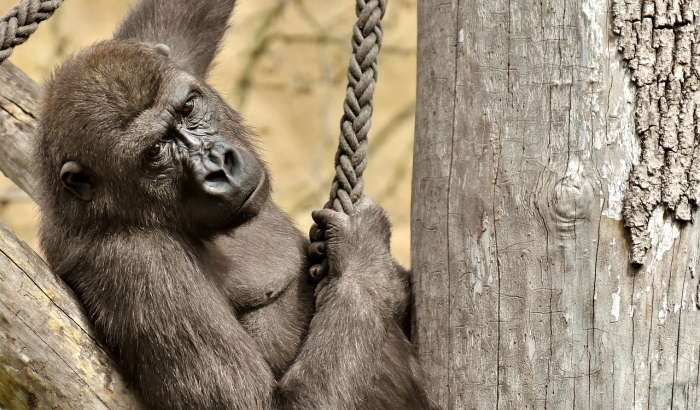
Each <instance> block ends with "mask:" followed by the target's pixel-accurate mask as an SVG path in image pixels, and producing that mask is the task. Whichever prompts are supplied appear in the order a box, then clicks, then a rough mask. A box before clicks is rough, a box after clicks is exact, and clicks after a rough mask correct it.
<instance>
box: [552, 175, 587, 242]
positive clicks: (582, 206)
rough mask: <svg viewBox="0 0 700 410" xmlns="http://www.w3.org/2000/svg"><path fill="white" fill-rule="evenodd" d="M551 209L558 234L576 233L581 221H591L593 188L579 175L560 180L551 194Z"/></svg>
mask: <svg viewBox="0 0 700 410" xmlns="http://www.w3.org/2000/svg"><path fill="white" fill-rule="evenodd" d="M549 199H550V201H549V202H550V209H551V216H552V221H553V222H554V228H555V230H556V233H558V234H564V235H568V234H571V233H574V232H575V229H576V224H577V222H579V221H583V220H590V218H591V213H592V209H593V199H594V196H593V188H592V187H591V185H590V184H589V183H588V182H587V181H586V179H585V178H582V177H581V176H579V175H567V176H566V177H564V178H562V179H560V180H559V181H558V182H557V183H556V184H555V185H554V188H553V189H552V191H551V192H550V198H549Z"/></svg>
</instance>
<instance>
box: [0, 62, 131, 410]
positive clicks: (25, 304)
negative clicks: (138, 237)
mask: <svg viewBox="0 0 700 410" xmlns="http://www.w3.org/2000/svg"><path fill="white" fill-rule="evenodd" d="M40 92H41V87H40V86H39V85H38V84H36V83H35V82H33V81H32V80H31V79H29V77H27V76H26V75H24V74H23V73H22V72H21V71H20V70H19V69H17V68H15V67H14V66H13V65H12V64H10V63H9V62H7V61H5V62H4V63H2V64H1V65H0V169H1V170H2V171H3V172H4V173H5V175H7V176H8V177H9V178H10V179H12V180H13V181H14V182H15V183H16V184H17V185H19V186H20V187H21V188H23V189H24V190H25V191H27V192H28V193H29V194H30V195H31V193H32V187H33V182H32V180H31V178H30V177H28V175H29V172H28V171H27V170H28V168H29V160H28V151H29V142H30V138H31V137H32V133H33V130H34V128H35V127H36V117H37V112H38V107H37V101H39V97H40ZM140 408H142V406H141V404H140V402H139V399H138V395H137V394H136V393H135V392H134V391H133V390H132V389H131V388H130V387H129V386H128V385H127V384H126V383H125V381H124V380H123V379H122V378H121V376H120V374H119V372H118V371H117V370H116V367H115V364H114V362H113V360H112V359H111V358H110V356H109V355H108V354H107V353H106V351H105V350H104V349H103V348H102V346H100V345H99V343H98V342H97V338H96V336H95V334H94V332H93V330H92V328H91V326H90V324H89V322H88V320H87V318H86V317H85V314H84V313H83V311H82V309H81V307H80V305H79V304H78V302H77V301H76V299H75V297H74V296H73V293H72V292H71V291H70V289H68V287H67V286H66V285H65V284H64V283H63V281H62V280H60V279H59V278H58V277H56V276H55V275H54V274H53V272H51V270H50V269H49V268H48V266H46V264H45V263H44V261H43V260H41V258H40V257H39V256H38V255H37V254H36V253H35V252H34V251H32V250H31V249H30V248H29V247H28V246H27V245H26V244H24V243H23V242H22V241H20V240H19V239H18V238H17V237H16V236H15V235H14V234H13V233H12V232H11V231H10V230H9V229H8V228H7V227H6V226H5V225H4V224H2V223H0V409H7V410H22V409H125V410H126V409H140Z"/></svg>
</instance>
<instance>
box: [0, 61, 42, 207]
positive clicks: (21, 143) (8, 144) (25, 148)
mask: <svg viewBox="0 0 700 410" xmlns="http://www.w3.org/2000/svg"><path fill="white" fill-rule="evenodd" d="M41 90H42V88H41V86H40V85H39V84H37V83H36V82H34V81H33V80H32V79H31V78H29V77H28V76H27V75H26V74H24V73H23V72H22V71H21V70H20V69H18V68H17V67H15V66H14V65H12V63H10V62H9V61H5V62H3V63H2V64H0V171H2V172H3V173H4V174H5V175H6V176H7V177H8V178H10V179H11V180H12V181H13V182H14V183H15V184H17V186H19V187H20V188H22V189H23V190H24V191H25V192H27V193H28V194H29V195H30V196H32V193H33V188H34V181H33V180H32V177H31V175H30V173H29V172H27V170H29V169H30V167H29V152H30V146H29V143H30V141H31V138H32V136H33V135H34V129H35V128H36V123H37V121H36V119H37V117H38V115H39V101H40V99H41Z"/></svg>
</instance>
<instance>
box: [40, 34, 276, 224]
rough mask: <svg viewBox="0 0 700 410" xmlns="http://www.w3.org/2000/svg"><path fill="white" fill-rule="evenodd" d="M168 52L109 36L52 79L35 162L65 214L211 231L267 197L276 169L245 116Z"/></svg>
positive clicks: (82, 219) (241, 218) (48, 198)
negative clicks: (258, 147)
mask: <svg viewBox="0 0 700 410" xmlns="http://www.w3.org/2000/svg"><path fill="white" fill-rule="evenodd" d="M168 54H169V50H168V48H167V47H165V46H163V45H158V46H149V45H143V44H138V43H135V42H131V41H110V42H105V43H102V44H98V45H97V46H94V47H92V48H90V49H88V50H86V51H84V52H82V53H80V54H78V55H77V56H75V57H74V58H72V59H71V60H69V61H68V62H66V63H65V64H64V65H63V66H62V67H61V68H60V69H59V70H58V71H57V72H56V73H55V75H54V77H53V78H52V79H51V80H50V81H49V82H48V84H47V87H46V100H45V105H44V107H46V108H50V109H51V111H50V112H49V111H47V110H44V112H43V115H42V121H41V125H40V131H39V144H40V146H43V147H44V149H43V150H42V151H41V152H39V155H40V156H41V158H40V159H39V161H37V162H36V163H37V164H40V167H41V168H40V172H39V176H40V178H39V180H40V181H39V182H40V183H41V185H42V187H41V189H40V190H39V192H43V193H46V194H48V195H44V197H43V198H42V200H43V201H44V202H46V203H47V206H46V207H43V209H48V210H54V211H55V212H57V214H56V215H55V217H56V218H57V220H64V219H68V220H69V221H70V225H71V226H74V227H75V226H76V223H78V225H83V226H92V227H94V226H95V224H97V223H100V224H105V223H106V224H109V225H113V226H114V225H118V226H121V227H148V226H168V227H172V228H175V229H179V230H182V229H184V230H186V231H188V232H191V233H196V234H197V235H210V234H216V233H217V231H220V230H226V229H230V228H232V227H234V226H236V225H239V224H241V223H243V222H245V221H246V220H248V219H249V218H251V217H252V216H254V215H256V214H257V213H258V211H259V210H260V209H261V207H262V206H263V204H264V203H265V202H266V201H267V199H268V197H269V182H268V181H269V178H268V172H267V171H266V169H265V167H264V165H263V164H262V163H261V161H260V160H258V157H257V155H256V154H255V147H254V146H253V144H252V143H251V139H250V132H249V131H248V130H247V128H246V127H245V126H244V125H243V124H242V121H241V118H240V117H239V116H238V114H237V113H235V112H234V111H233V110H232V109H231V108H229V107H228V106H227V105H226V103H225V102H224V101H223V100H222V99H221V97H220V96H219V95H218V94H217V93H216V92H214V91H213V90H212V89H211V88H210V87H209V86H208V85H207V84H206V83H205V82H204V81H202V80H201V79H199V78H198V77H197V76H195V75H193V74H191V73H189V72H188V71H186V70H184V69H182V68H181V67H179V66H178V65H177V64H176V63H175V62H173V61H172V60H171V59H170V57H169V56H168ZM134 61H138V65H134ZM135 70H136V72H135ZM95 107H100V109H99V110H96V109H95ZM56 108H60V110H59V111H56ZM173 204H183V205H184V206H173Z"/></svg>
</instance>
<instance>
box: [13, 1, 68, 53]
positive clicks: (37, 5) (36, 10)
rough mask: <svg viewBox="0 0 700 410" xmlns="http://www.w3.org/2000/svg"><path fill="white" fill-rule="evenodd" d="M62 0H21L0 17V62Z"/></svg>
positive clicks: (49, 14) (26, 37)
mask: <svg viewBox="0 0 700 410" xmlns="http://www.w3.org/2000/svg"><path fill="white" fill-rule="evenodd" d="M61 4H63V0H43V1H42V0H22V1H20V3H19V4H18V5H17V6H15V7H14V8H12V9H11V10H10V11H8V12H7V13H5V15H4V16H2V18H1V19H0V63H2V62H3V61H5V60H6V59H7V58H8V57H9V56H10V54H12V49H13V48H14V47H15V46H18V45H20V44H22V43H24V42H25V41H27V39H28V38H29V36H31V35H32V34H34V32H35V31H36V29H37V27H39V23H41V22H42V21H44V20H46V19H47V18H49V17H51V15H52V14H53V12H54V11H56V9H57V8H59V7H60V6H61Z"/></svg>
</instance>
